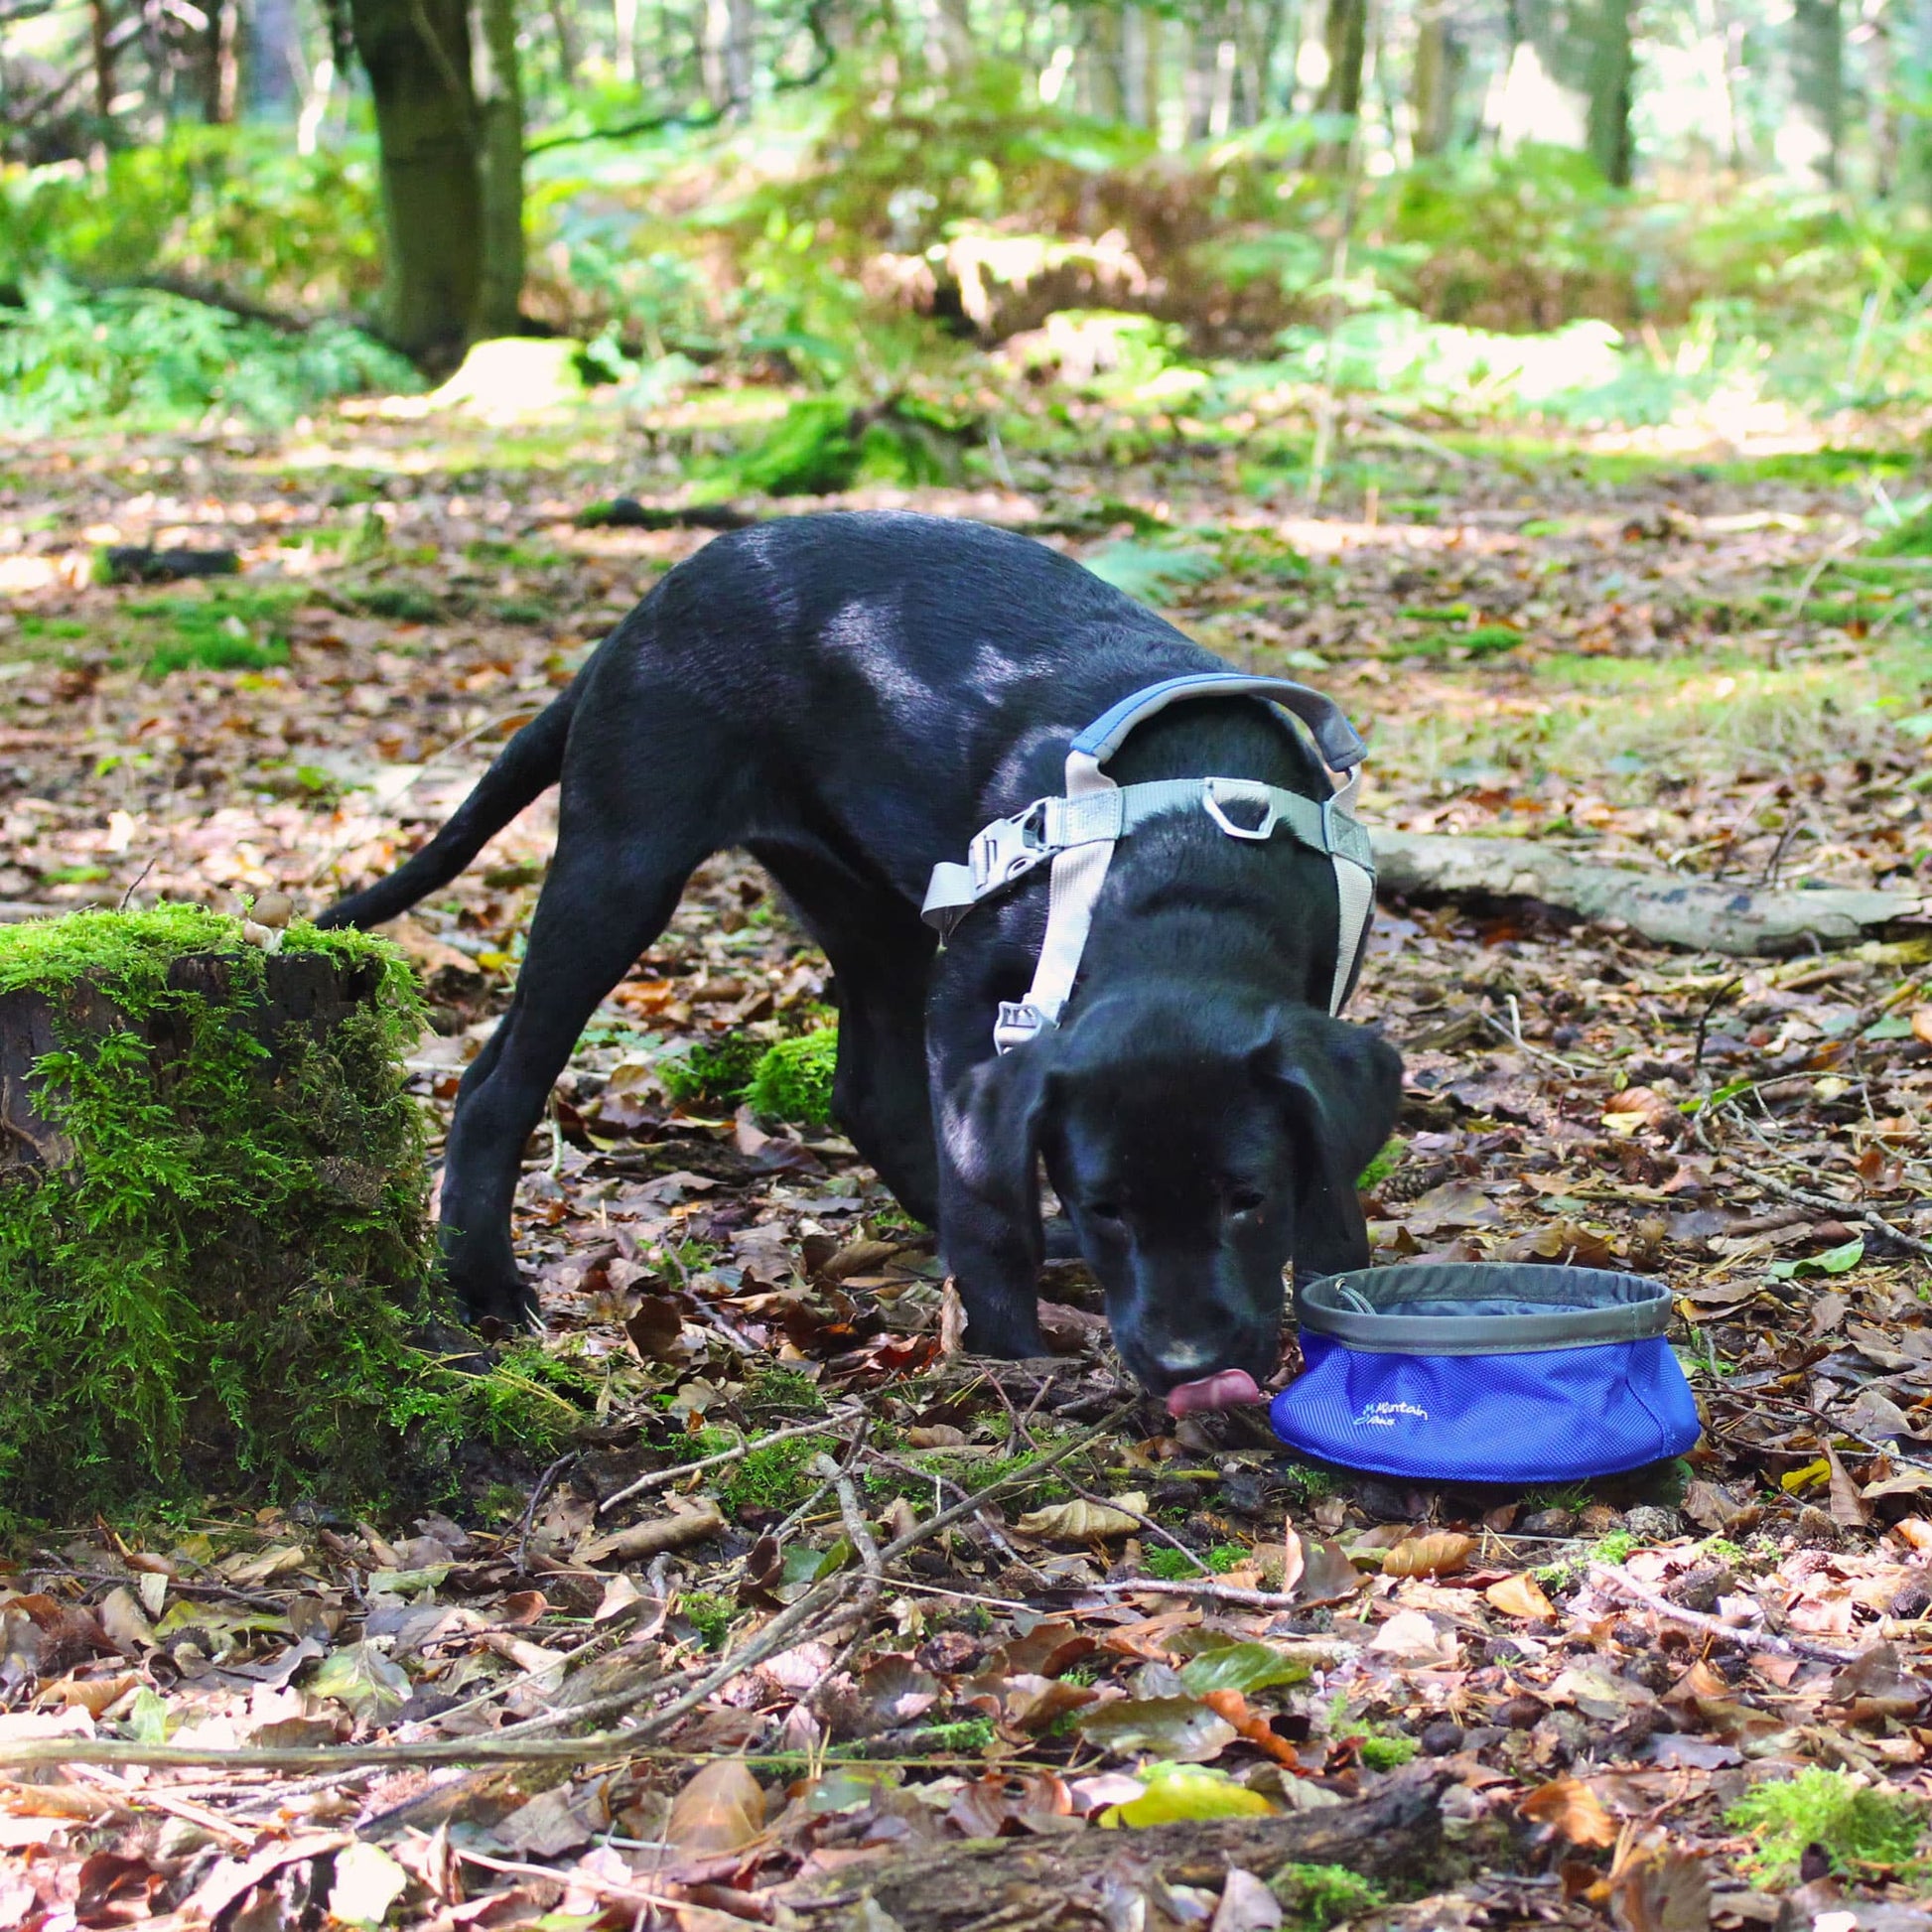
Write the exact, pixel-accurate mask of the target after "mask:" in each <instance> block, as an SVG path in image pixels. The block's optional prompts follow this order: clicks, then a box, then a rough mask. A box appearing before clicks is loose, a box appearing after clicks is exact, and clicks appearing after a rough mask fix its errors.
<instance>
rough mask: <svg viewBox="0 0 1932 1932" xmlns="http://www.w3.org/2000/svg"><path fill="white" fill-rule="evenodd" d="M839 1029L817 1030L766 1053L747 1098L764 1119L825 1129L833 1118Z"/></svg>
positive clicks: (797, 1036)
mask: <svg viewBox="0 0 1932 1932" xmlns="http://www.w3.org/2000/svg"><path fill="white" fill-rule="evenodd" d="M838 1056H839V1030H838V1029H837V1028H836V1027H815V1028H814V1029H813V1030H812V1031H811V1032H810V1033H808V1034H798V1035H794V1036H793V1037H792V1038H790V1039H781V1040H779V1041H778V1042H777V1044H776V1045H775V1046H772V1047H770V1048H768V1049H767V1050H766V1052H765V1053H764V1056H763V1057H762V1058H761V1059H760V1060H759V1063H758V1070H757V1071H756V1072H755V1073H754V1074H753V1075H752V1083H751V1085H750V1087H749V1088H748V1089H747V1090H746V1098H747V1099H748V1100H749V1101H750V1102H751V1103H752V1111H753V1112H754V1113H755V1114H758V1115H759V1116H760V1118H762V1119H765V1120H787V1121H794V1122H796V1123H797V1124H798V1125H799V1126H801V1127H822V1126H824V1125H825V1123H826V1122H827V1121H829V1120H830V1119H831V1118H832V1075H833V1072H834V1070H835V1069H836V1067H837V1064H838Z"/></svg>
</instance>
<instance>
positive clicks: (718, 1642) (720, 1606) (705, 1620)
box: [677, 1589, 738, 1650]
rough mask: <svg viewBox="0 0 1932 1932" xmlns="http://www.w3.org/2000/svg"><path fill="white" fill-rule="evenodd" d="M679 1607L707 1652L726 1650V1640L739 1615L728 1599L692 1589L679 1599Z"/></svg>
mask: <svg viewBox="0 0 1932 1932" xmlns="http://www.w3.org/2000/svg"><path fill="white" fill-rule="evenodd" d="M677 1607H678V1613H679V1614H680V1615H681V1616H682V1617H683V1618H684V1620H685V1622H687V1623H688V1624H690V1626H691V1627H692V1629H694V1630H695V1631H696V1632H697V1633H698V1641H699V1642H700V1643H702V1644H703V1645H704V1647H705V1648H706V1649H707V1650H723V1649H724V1647H725V1639H726V1638H727V1637H729V1636H730V1635H731V1627H732V1618H733V1617H734V1616H736V1615H737V1613H738V1612H737V1609H736V1607H735V1606H734V1605H733V1604H732V1603H731V1602H730V1601H729V1600H728V1599H727V1598H725V1597H723V1596H716V1595H713V1594H712V1592H711V1591H710V1590H704V1589H691V1590H686V1591H685V1592H684V1594H683V1595H681V1596H680V1597H679V1598H678V1600H677Z"/></svg>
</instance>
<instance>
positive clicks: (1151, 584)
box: [1083, 537, 1221, 604]
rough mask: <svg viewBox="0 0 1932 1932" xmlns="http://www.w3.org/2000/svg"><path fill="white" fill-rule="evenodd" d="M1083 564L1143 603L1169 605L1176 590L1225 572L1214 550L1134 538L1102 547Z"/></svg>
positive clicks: (1102, 578)
mask: <svg viewBox="0 0 1932 1932" xmlns="http://www.w3.org/2000/svg"><path fill="white" fill-rule="evenodd" d="M1083 561H1084V562H1085V564H1086V567H1087V568H1088V569H1089V570H1090V571H1092V572H1093V574H1094V575H1095V576H1096V577H1098V578H1099V579H1100V581H1101V582H1102V583H1103V584H1111V585H1112V586H1113V587H1114V589H1115V590H1117V591H1121V592H1123V593H1125V594H1126V595H1127V596H1128V597H1131V598H1134V599H1136V600H1137V601H1138V602H1140V603H1142V604H1167V603H1169V602H1171V601H1172V600H1173V595H1174V593H1175V592H1176V591H1179V590H1183V589H1186V588H1188V587H1189V586H1191V585H1195V584H1204V583H1206V582H1207V581H1208V579H1209V578H1211V577H1216V576H1218V575H1219V574H1220V569H1221V566H1220V563H1219V561H1218V560H1217V559H1216V558H1215V556H1214V555H1213V553H1212V552H1211V551H1207V550H1186V549H1178V548H1173V549H1171V548H1169V547H1167V546H1166V545H1162V544H1153V543H1142V542H1140V541H1139V540H1138V539H1137V538H1134V537H1123V538H1122V539H1121V540H1120V541H1119V542H1117V543H1107V544H1102V545H1101V547H1100V548H1099V549H1098V550H1096V551H1094V552H1093V554H1092V555H1091V556H1089V557H1087V558H1085V559H1084V560H1083Z"/></svg>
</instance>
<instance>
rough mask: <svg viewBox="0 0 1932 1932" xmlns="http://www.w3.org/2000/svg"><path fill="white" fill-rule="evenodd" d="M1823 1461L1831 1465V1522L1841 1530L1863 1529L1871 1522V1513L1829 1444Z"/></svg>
mask: <svg viewBox="0 0 1932 1932" xmlns="http://www.w3.org/2000/svg"><path fill="white" fill-rule="evenodd" d="M1825 1459H1826V1460H1827V1461H1828V1462H1829V1463H1830V1464H1831V1465H1832V1494H1831V1510H1832V1521H1833V1522H1834V1523H1836V1524H1837V1525H1838V1526H1839V1527H1840V1528H1841V1529H1847V1530H1859V1529H1863V1528H1864V1526H1865V1525H1866V1524H1867V1523H1869V1522H1870V1521H1871V1511H1870V1509H1869V1507H1868V1506H1867V1505H1866V1503H1865V1501H1864V1499H1863V1497H1862V1496H1861V1495H1860V1494H1859V1485H1858V1484H1857V1483H1856V1482H1854V1481H1853V1480H1852V1478H1851V1477H1850V1476H1849V1475H1848V1474H1847V1473H1846V1471H1845V1464H1844V1463H1843V1462H1841V1461H1840V1460H1839V1459H1838V1451H1837V1450H1836V1449H1833V1448H1832V1447H1831V1445H1830V1444H1829V1443H1828V1444H1827V1445H1826V1446H1825Z"/></svg>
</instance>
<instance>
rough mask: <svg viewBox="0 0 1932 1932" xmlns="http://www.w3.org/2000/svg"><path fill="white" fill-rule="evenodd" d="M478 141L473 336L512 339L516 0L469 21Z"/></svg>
mask: <svg viewBox="0 0 1932 1932" xmlns="http://www.w3.org/2000/svg"><path fill="white" fill-rule="evenodd" d="M471 46H472V49H473V52H474V55H475V61H476V66H475V77H474V85H475V88H476V95H477V110H478V116H479V121H480V132H481V135H482V140H481V145H480V149H479V157H478V158H479V161H480V163H481V166H482V174H483V268H482V279H481V282H480V285H479V288H478V292H477V320H476V328H475V334H476V335H477V336H478V337H479V338H487V337H491V336H513V335H515V334H516V333H517V331H518V329H519V328H520V327H521V325H522V314H521V305H522V300H523V87H522V79H521V75H520V73H519V71H518V67H517V58H516V0H477V6H476V11H475V14H474V15H473V17H472V19H471Z"/></svg>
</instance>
